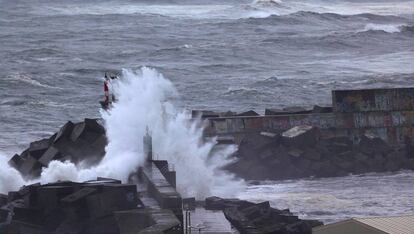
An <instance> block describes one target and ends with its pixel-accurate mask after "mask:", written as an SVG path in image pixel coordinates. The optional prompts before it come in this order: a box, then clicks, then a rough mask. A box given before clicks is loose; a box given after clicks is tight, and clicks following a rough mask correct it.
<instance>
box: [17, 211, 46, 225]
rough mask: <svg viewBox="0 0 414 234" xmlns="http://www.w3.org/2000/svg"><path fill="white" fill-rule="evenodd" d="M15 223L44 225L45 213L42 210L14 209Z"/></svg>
mask: <svg viewBox="0 0 414 234" xmlns="http://www.w3.org/2000/svg"><path fill="white" fill-rule="evenodd" d="M13 221H19V222H23V223H30V224H37V225H40V224H42V223H43V213H42V211H41V210H40V209H35V208H27V207H14V209H13Z"/></svg>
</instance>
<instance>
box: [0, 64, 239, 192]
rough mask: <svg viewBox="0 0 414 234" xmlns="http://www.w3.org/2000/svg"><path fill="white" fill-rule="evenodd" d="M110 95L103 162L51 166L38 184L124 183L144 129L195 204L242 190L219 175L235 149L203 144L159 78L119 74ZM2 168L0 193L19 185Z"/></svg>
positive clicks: (136, 161) (137, 160) (137, 159)
mask: <svg viewBox="0 0 414 234" xmlns="http://www.w3.org/2000/svg"><path fill="white" fill-rule="evenodd" d="M114 92H115V93H116V95H117V97H118V102H117V103H115V104H114V106H113V108H111V109H110V110H109V111H108V112H102V113H101V114H102V118H103V119H104V123H105V128H106V134H107V138H108V141H109V143H108V145H107V147H106V155H105V157H104V158H103V159H102V161H101V162H100V163H99V164H98V165H97V166H94V167H92V168H83V167H82V166H81V165H75V164H73V163H71V162H68V161H66V162H60V161H52V162H51V163H50V164H49V166H48V168H45V169H44V170H43V171H42V173H41V177H40V179H39V180H40V182H42V183H49V182H54V181H57V180H72V181H85V180H90V179H95V178H96V177H98V176H103V177H111V178H116V179H120V180H122V181H124V182H126V181H127V180H128V176H129V175H130V174H131V173H133V172H135V171H136V169H137V167H138V166H140V165H143V163H144V161H145V159H144V155H143V136H144V135H145V134H146V128H147V127H148V128H149V130H150V132H152V135H153V139H154V152H155V155H157V158H158V159H167V160H168V161H169V162H170V163H172V164H174V166H175V170H176V172H177V189H178V191H179V192H180V193H181V194H182V195H184V196H195V197H196V198H198V199H202V198H205V197H206V196H210V195H213V194H214V195H219V196H225V197H227V196H234V195H236V194H237V193H238V192H239V191H241V190H242V189H243V187H244V182H243V181H241V180H238V179H236V178H235V177H234V176H233V175H232V174H228V173H226V172H224V171H223V170H221V168H222V167H223V166H225V165H227V164H228V163H229V162H230V161H229V160H230V159H229V156H230V155H231V154H232V153H234V152H235V150H236V147H235V146H228V147H220V148H216V147H215V146H216V142H215V141H214V140H213V141H205V140H204V139H203V129H202V128H201V127H200V126H201V123H200V122H199V121H193V122H190V119H189V117H188V116H187V115H186V112H185V111H183V110H179V109H177V108H175V106H174V105H173V104H172V103H171V102H170V101H169V100H170V99H171V98H174V97H176V96H177V93H176V91H175V88H174V85H173V84H172V83H171V82H170V81H169V80H167V79H165V78H164V77H163V76H162V75H161V74H160V73H158V72H157V71H156V70H154V69H151V68H145V67H144V68H142V69H140V70H138V71H136V72H133V71H131V70H123V73H122V77H121V78H120V79H119V80H117V81H116V82H115V84H114ZM213 149H214V150H213ZM212 152H214V153H212ZM1 163H2V164H0V167H1V168H2V172H3V171H4V170H6V171H7V172H8V173H6V174H7V175H4V173H1V174H2V175H0V182H1V184H0V186H1V187H0V192H4V191H9V190H11V189H16V188H18V187H19V186H21V185H22V184H24V181H23V179H21V176H20V175H19V174H18V173H17V174H16V172H17V171H15V170H14V169H11V168H10V167H8V165H7V162H6V160H5V159H4V160H1ZM3 168H5V169H4V170H3ZM10 177H13V178H18V179H17V180H14V181H16V183H13V182H11V184H7V183H4V184H3V181H6V180H9V178H10ZM10 181H13V180H10ZM26 183H29V182H26ZM30 183H31V182H30Z"/></svg>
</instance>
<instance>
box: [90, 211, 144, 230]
mask: <svg viewBox="0 0 414 234" xmlns="http://www.w3.org/2000/svg"><path fill="white" fill-rule="evenodd" d="M83 233H87V234H115V233H116V234H118V233H119V228H118V225H117V221H116V220H115V218H114V216H113V215H110V216H107V217H103V218H99V219H94V220H90V221H89V222H87V224H86V226H85V229H84V230H83ZM136 233H138V232H136ZM131 234H132V233H131Z"/></svg>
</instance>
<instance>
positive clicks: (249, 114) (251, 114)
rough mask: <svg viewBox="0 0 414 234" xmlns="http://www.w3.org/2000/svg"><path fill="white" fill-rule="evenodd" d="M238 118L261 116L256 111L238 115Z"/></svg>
mask: <svg viewBox="0 0 414 234" xmlns="http://www.w3.org/2000/svg"><path fill="white" fill-rule="evenodd" d="M236 116H259V114H258V113H257V112H256V111H252V110H249V111H246V112H242V113H240V114H237V115H236Z"/></svg>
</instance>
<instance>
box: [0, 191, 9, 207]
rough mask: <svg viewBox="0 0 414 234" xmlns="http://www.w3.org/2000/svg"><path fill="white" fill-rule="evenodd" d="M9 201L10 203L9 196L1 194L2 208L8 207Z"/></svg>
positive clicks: (0, 202) (0, 205)
mask: <svg viewBox="0 0 414 234" xmlns="http://www.w3.org/2000/svg"><path fill="white" fill-rule="evenodd" d="M7 201H8V196H7V195H6V194H1V193H0V207H2V206H4V205H6V204H7Z"/></svg>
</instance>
